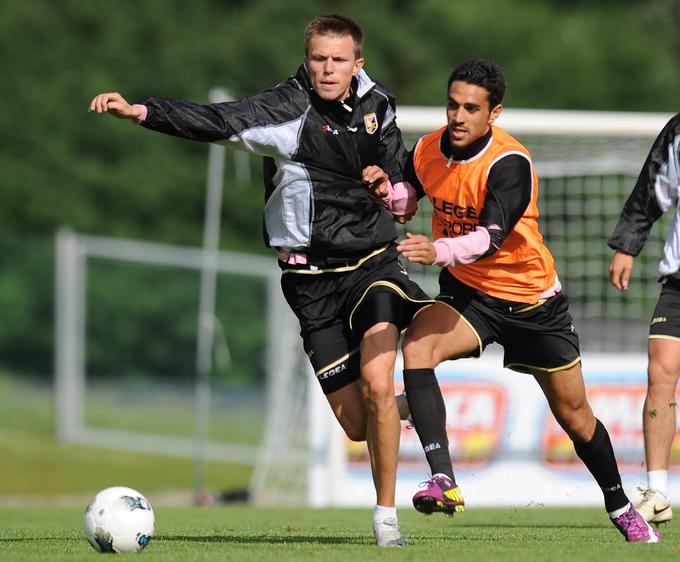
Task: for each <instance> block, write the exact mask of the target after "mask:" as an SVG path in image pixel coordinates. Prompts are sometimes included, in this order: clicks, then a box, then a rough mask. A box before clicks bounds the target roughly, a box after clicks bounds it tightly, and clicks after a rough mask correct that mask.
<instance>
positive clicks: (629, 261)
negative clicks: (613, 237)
mask: <svg viewBox="0 0 680 562" xmlns="http://www.w3.org/2000/svg"><path fill="white" fill-rule="evenodd" d="M632 272H633V256H631V255H630V254H626V253H624V252H620V251H618V250H616V251H615V252H614V255H613V256H612V261H611V262H609V282H610V283H611V284H612V285H614V287H616V288H617V289H618V290H619V291H625V290H626V289H628V282H629V281H630V275H631V273H632Z"/></svg>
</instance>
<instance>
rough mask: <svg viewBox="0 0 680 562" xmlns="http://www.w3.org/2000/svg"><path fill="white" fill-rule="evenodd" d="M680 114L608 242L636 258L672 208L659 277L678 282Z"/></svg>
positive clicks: (657, 145)
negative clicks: (660, 220)
mask: <svg viewBox="0 0 680 562" xmlns="http://www.w3.org/2000/svg"><path fill="white" fill-rule="evenodd" d="M679 192H680V113H679V114H677V115H676V116H675V117H673V118H672V119H671V120H670V121H669V122H668V123H667V124H666V126H665V127H664V128H663V130H662V131H661V133H659V136H658V137H657V138H656V140H655V141H654V144H653V145H652V148H651V150H650V152H649V156H648V157H647V160H646V162H645V165H644V166H643V168H642V171H641V172H640V177H639V178H638V180H637V183H636V184H635V187H634V188H633V192H632V193H631V194H630V196H629V197H628V200H627V201H626V204H625V205H624V207H623V211H622V212H621V217H620V218H619V222H618V223H617V225H616V228H615V229H614V232H613V234H612V235H611V236H610V238H609V240H608V244H609V246H610V247H611V248H612V249H614V250H620V251H622V252H625V253H626V254H630V255H632V256H637V255H638V254H639V253H640V251H641V250H642V247H643V246H644V244H645V242H646V241H647V238H648V237H649V232H650V230H651V228H652V225H653V224H654V221H656V220H657V219H658V218H659V217H660V216H661V215H663V214H664V213H665V212H666V211H667V210H668V209H669V208H671V207H673V206H675V215H674V216H673V219H672V221H671V224H670V227H669V229H668V234H667V237H666V243H665V244H664V249H663V254H664V255H663V258H662V260H661V261H660V262H659V275H661V276H662V277H666V276H673V277H676V278H679V279H680V205H678V202H679V201H680V198H679V195H680V193H679Z"/></svg>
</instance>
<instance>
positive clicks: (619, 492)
mask: <svg viewBox="0 0 680 562" xmlns="http://www.w3.org/2000/svg"><path fill="white" fill-rule="evenodd" d="M596 422H597V423H596V424H595V433H594V434H593V438H592V439H591V440H590V441H588V442H587V443H577V442H575V441H574V449H575V450H576V454H577V455H578V456H579V458H580V459H581V460H582V461H583V464H585V465H586V467H587V468H588V470H589V471H590V473H591V474H592V475H593V476H594V477H595V480H596V482H597V483H598V485H599V486H600V488H601V489H602V493H603V494H604V507H605V509H606V510H607V511H608V512H612V511H616V510H617V509H621V508H622V507H624V506H625V505H626V504H627V503H628V502H629V500H628V497H627V496H626V493H625V492H624V491H623V486H622V485H621V475H620V474H619V468H618V466H617V465H616V457H615V456H614V448H613V447H612V442H611V440H610V439H609V433H607V430H606V428H605V427H604V425H602V422H600V420H596Z"/></svg>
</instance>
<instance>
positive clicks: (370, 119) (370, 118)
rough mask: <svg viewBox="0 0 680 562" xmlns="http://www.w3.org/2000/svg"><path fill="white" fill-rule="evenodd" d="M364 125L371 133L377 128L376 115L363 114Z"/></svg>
mask: <svg viewBox="0 0 680 562" xmlns="http://www.w3.org/2000/svg"><path fill="white" fill-rule="evenodd" d="M364 126H365V127H366V132H367V133H368V134H369V135H372V134H373V133H375V132H376V131H377V130H378V117H377V116H376V114H375V113H367V114H366V115H364Z"/></svg>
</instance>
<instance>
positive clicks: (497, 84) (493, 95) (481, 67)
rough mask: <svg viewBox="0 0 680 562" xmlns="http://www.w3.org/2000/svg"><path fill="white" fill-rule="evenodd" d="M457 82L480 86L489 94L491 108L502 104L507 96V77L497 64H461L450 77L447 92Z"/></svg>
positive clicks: (477, 60)
mask: <svg viewBox="0 0 680 562" xmlns="http://www.w3.org/2000/svg"><path fill="white" fill-rule="evenodd" d="M457 80H460V81H462V82H465V83H467V84H474V85H475V86H480V87H481V88H484V89H485V90H486V91H487V92H489V107H490V108H494V107H496V106H497V105H498V104H499V103H502V101H503V97H504V96H505V76H504V74H503V70H501V67H500V66H498V65H497V64H496V63H493V62H491V61H488V60H484V59H468V60H466V61H463V62H462V63H461V64H459V65H458V66H457V67H456V68H455V70H454V71H453V72H452V73H451V76H450V77H449V83H448V85H447V92H448V91H449V90H450V89H451V84H452V83H453V82H455V81H457Z"/></svg>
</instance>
